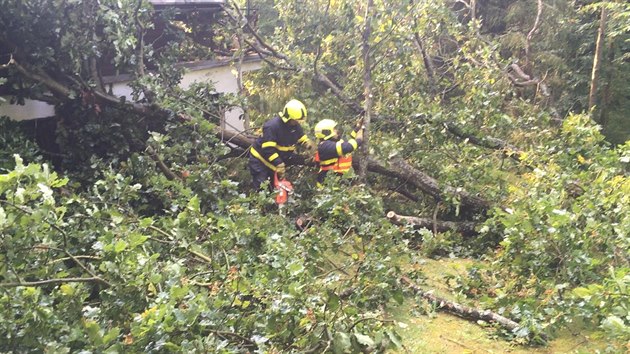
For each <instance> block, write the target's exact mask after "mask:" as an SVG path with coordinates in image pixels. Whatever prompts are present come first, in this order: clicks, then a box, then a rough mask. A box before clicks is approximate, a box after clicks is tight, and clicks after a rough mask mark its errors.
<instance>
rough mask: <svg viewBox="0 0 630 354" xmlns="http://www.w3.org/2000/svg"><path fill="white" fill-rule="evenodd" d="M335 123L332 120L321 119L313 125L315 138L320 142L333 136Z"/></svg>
mask: <svg viewBox="0 0 630 354" xmlns="http://www.w3.org/2000/svg"><path fill="white" fill-rule="evenodd" d="M336 126H337V122H335V121H334V120H332V119H322V120H320V121H319V122H318V123H317V124H315V136H316V137H318V138H319V139H322V140H328V139H330V138H332V137H333V136H334V135H335V127H336Z"/></svg>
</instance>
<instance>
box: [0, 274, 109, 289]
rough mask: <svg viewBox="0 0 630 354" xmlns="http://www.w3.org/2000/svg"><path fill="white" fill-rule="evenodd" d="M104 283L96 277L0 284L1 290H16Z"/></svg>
mask: <svg viewBox="0 0 630 354" xmlns="http://www.w3.org/2000/svg"><path fill="white" fill-rule="evenodd" d="M102 281H103V279H101V278H99V277H96V278H59V279H46V280H38V281H27V282H14V283H0V288H15V287H18V286H45V285H51V284H62V283H99V282H102Z"/></svg>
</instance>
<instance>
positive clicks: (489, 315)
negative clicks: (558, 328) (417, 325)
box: [400, 276, 521, 333]
mask: <svg viewBox="0 0 630 354" xmlns="http://www.w3.org/2000/svg"><path fill="white" fill-rule="evenodd" d="M400 280H401V282H402V283H403V284H405V285H407V286H408V287H409V288H410V289H412V290H413V291H414V292H415V293H416V294H417V295H419V296H420V297H422V298H423V299H426V300H428V301H430V302H432V303H434V304H436V305H437V306H438V308H439V309H440V310H443V311H446V312H449V313H452V314H455V315H457V316H460V317H462V318H466V319H471V320H475V321H478V320H482V321H485V322H491V323H497V324H499V325H501V327H503V328H505V329H507V330H509V331H510V332H512V333H514V332H516V331H517V330H519V329H520V328H521V326H520V325H519V324H518V323H517V322H515V321H512V320H511V319H509V318H507V317H503V316H501V315H499V314H497V313H494V312H492V311H489V310H481V309H476V308H472V307H468V306H464V305H460V304H458V303H456V302H454V301H450V300H447V299H444V298H441V297H438V296H435V295H433V292H430V291H424V290H423V289H421V288H420V287H419V286H417V285H416V284H414V283H413V282H412V281H411V279H409V278H408V277H406V276H403V277H401V278H400Z"/></svg>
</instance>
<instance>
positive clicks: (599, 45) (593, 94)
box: [588, 7, 608, 111]
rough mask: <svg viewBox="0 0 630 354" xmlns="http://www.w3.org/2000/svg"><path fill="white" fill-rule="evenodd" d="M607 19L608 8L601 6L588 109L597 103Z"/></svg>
mask: <svg viewBox="0 0 630 354" xmlns="http://www.w3.org/2000/svg"><path fill="white" fill-rule="evenodd" d="M607 20H608V9H607V8H606V7H602V11H601V15H600V18H599V29H598V30H597V41H596V43H595V55H594V56H593V71H592V72H591V89H590V91H589V93H588V110H589V111H590V110H592V109H593V107H594V106H595V104H596V103H597V85H598V83H599V72H600V68H601V57H602V52H603V50H604V37H605V36H606V22H607Z"/></svg>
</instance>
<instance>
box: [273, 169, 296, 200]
mask: <svg viewBox="0 0 630 354" xmlns="http://www.w3.org/2000/svg"><path fill="white" fill-rule="evenodd" d="M273 186H274V187H275V188H276V189H277V190H278V195H276V204H278V205H284V204H285V203H286V202H287V200H289V195H291V194H292V193H293V184H291V182H289V181H288V180H286V179H285V178H283V179H280V180H279V179H278V173H274V175H273Z"/></svg>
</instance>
